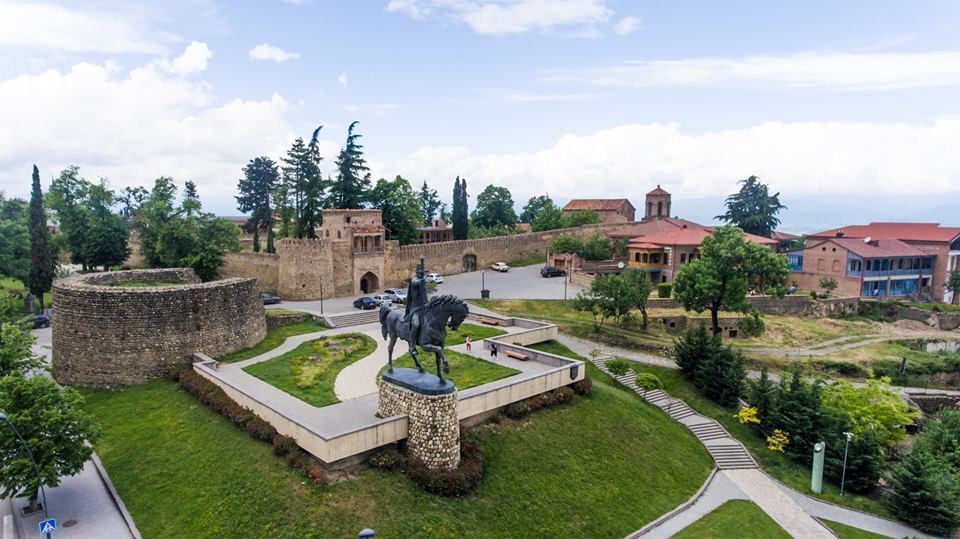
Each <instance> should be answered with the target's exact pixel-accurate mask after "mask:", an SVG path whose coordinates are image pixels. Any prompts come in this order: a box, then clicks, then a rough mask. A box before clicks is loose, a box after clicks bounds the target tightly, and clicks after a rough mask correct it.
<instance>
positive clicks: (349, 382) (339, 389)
mask: <svg viewBox="0 0 960 539" xmlns="http://www.w3.org/2000/svg"><path fill="white" fill-rule="evenodd" d="M363 334H364V335H366V336H368V337H370V338H371V339H373V340H374V342H376V343H377V347H376V349H374V351H373V353H371V354H370V355H369V356H367V357H365V358H363V359H361V360H359V361H354V362H353V363H351V364H350V365H347V366H346V367H345V368H344V369H343V370H342V371H340V373H339V374H338V375H337V380H336V382H334V385H333V391H334V393H336V395H337V398H338V399H340V400H341V401H346V400H350V399H356V398H358V397H362V396H364V395H370V394H373V393H377V391H378V389H377V375H378V374H380V369H382V368H383V367H384V366H385V365H386V364H387V343H386V342H385V341H384V340H383V335H382V334H381V333H380V330H379V329H376V330H371V331H364V332H363ZM397 342H398V344H400V346H396V347H395V348H394V350H393V352H394V355H395V356H396V355H403V351H404V350H406V346H405V345H406V343H404V342H403V341H397Z"/></svg>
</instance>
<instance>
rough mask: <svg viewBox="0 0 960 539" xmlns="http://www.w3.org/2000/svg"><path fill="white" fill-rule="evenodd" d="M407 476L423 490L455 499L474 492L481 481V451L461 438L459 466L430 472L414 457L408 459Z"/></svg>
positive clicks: (470, 440)
mask: <svg viewBox="0 0 960 539" xmlns="http://www.w3.org/2000/svg"><path fill="white" fill-rule="evenodd" d="M407 475H408V476H409V477H410V479H412V480H413V481H414V482H415V483H416V484H417V485H419V486H420V488H422V489H423V490H425V491H427V492H430V493H433V494H439V495H440V496H448V497H457V496H463V495H465V494H469V493H471V492H473V491H474V490H476V488H477V486H479V485H480V480H481V479H483V449H482V448H481V447H480V443H479V442H478V441H476V440H474V439H471V438H469V437H467V438H466V439H464V437H463V436H461V443H460V465H459V466H457V467H456V468H454V469H452V470H431V469H430V468H427V466H426V465H425V464H424V463H423V461H421V460H420V459H418V458H416V457H411V458H410V463H409V465H408V467H407Z"/></svg>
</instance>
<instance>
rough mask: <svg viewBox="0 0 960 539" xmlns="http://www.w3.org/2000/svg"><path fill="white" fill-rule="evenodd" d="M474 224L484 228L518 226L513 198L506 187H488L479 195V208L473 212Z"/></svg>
mask: <svg viewBox="0 0 960 539" xmlns="http://www.w3.org/2000/svg"><path fill="white" fill-rule="evenodd" d="M472 218H473V223H474V224H475V225H477V226H479V227H483V228H495V227H498V226H505V227H512V226H513V225H515V224H517V213H516V212H515V211H514V209H513V196H511V195H510V190H509V189H507V188H506V187H498V186H495V185H488V186H486V187H484V189H483V191H481V192H480V194H479V195H477V207H476V209H474V210H473V215H472Z"/></svg>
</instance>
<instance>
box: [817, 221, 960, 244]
mask: <svg viewBox="0 0 960 539" xmlns="http://www.w3.org/2000/svg"><path fill="white" fill-rule="evenodd" d="M841 232H842V233H843V235H842V237H844V238H866V237H870V238H890V239H898V240H903V241H915V242H949V241H953V240H954V239H956V238H957V236H960V227H947V226H940V223H882V222H881V223H878V222H874V223H870V224H869V225H851V226H845V227H840V228H834V229H831V230H824V231H823V232H817V233H816V234H810V237H811V238H817V239H826V238H835V237H837V234H838V233H841Z"/></svg>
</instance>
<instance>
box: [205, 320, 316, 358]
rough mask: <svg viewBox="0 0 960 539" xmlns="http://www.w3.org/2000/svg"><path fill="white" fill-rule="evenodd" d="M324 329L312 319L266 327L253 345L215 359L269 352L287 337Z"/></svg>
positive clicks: (243, 356) (253, 355)
mask: <svg viewBox="0 0 960 539" xmlns="http://www.w3.org/2000/svg"><path fill="white" fill-rule="evenodd" d="M325 329H328V328H327V326H325V325H323V324H321V323H319V322H315V321H314V320H312V319H310V320H305V321H303V322H298V323H296V324H290V325H287V326H280V327H274V328H268V329H267V336H266V337H264V338H263V340H262V341H260V342H259V343H257V344H256V345H255V346H253V347H251V348H247V349H245V350H238V351H236V352H233V353H232V354H227V355H225V356H220V357H218V358H217V360H218V361H223V362H224V363H234V362H236V361H242V360H244V359H250V358H252V357H257V356H259V355H260V354H262V353H264V352H269V351H270V350H273V349H274V348H276V347H278V346H280V345H281V344H283V341H285V340H287V337H292V336H294V335H303V334H304V333H314V332H317V331H323V330H325Z"/></svg>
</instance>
